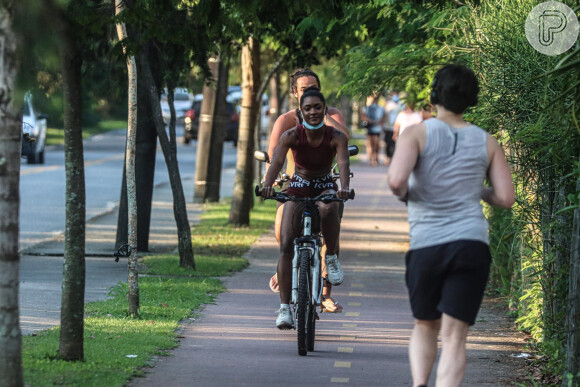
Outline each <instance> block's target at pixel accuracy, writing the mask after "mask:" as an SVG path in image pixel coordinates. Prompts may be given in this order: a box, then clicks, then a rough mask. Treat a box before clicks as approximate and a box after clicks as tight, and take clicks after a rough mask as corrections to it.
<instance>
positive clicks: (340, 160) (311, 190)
mask: <svg viewBox="0 0 580 387" xmlns="http://www.w3.org/2000/svg"><path fill="white" fill-rule="evenodd" d="M326 113H327V111H326V102H325V99H324V96H323V95H322V93H321V92H320V91H319V90H318V88H317V87H311V88H308V89H306V90H305V91H304V93H303V94H302V96H301V98H300V114H301V115H302V117H303V123H302V124H301V125H297V126H296V127H294V128H293V129H290V130H288V131H286V132H285V133H284V134H283V135H282V136H281V137H280V140H279V142H278V146H277V147H276V149H275V151H274V154H273V156H272V164H271V165H270V168H268V172H267V173H266V177H265V181H264V186H263V188H262V196H263V197H272V196H274V188H273V184H274V181H275V179H276V177H277V176H278V173H279V172H280V170H281V169H282V166H283V165H284V161H285V159H286V154H287V153H288V151H292V155H293V156H294V161H295V170H294V174H293V176H292V179H291V180H290V184H289V185H288V188H287V190H286V193H287V194H288V195H291V196H294V197H315V196H317V195H320V194H321V193H336V196H337V197H338V198H339V199H343V200H347V199H348V196H349V183H350V168H349V152H348V139H347V137H346V135H345V134H344V133H343V132H341V131H340V130H338V129H335V128H334V127H332V126H328V125H325V123H324V117H325V115H326ZM335 156H336V158H337V164H338V170H339V175H340V177H339V179H340V189H338V186H337V184H336V182H335V181H334V179H333V174H332V164H333V161H334V158H335ZM298 206H299V204H298V203H296V202H292V201H289V202H286V203H285V205H284V212H283V215H282V223H281V229H280V259H279V261H278V267H277V278H278V282H279V288H280V303H281V304H280V309H279V311H278V318H277V319H276V326H277V327H278V328H279V329H289V328H292V327H293V326H294V322H293V318H292V314H291V312H290V306H289V303H290V297H291V287H292V258H293V256H294V239H295V238H296V237H298V236H299V235H300V232H301V227H300V224H301V223H300V222H301V218H300V216H296V215H297V214H298V215H299V214H301V213H302V212H301V211H300V209H299V208H298ZM318 207H319V212H320V226H321V230H322V233H323V235H324V240H325V241H326V257H325V258H326V268H327V271H328V282H330V283H331V284H333V285H340V284H341V283H342V281H343V279H344V275H343V272H342V268H341V267H340V263H339V262H338V256H337V251H336V246H337V245H338V239H339V234H340V216H339V209H340V208H339V204H338V203H337V202H331V203H323V202H319V203H318Z"/></svg>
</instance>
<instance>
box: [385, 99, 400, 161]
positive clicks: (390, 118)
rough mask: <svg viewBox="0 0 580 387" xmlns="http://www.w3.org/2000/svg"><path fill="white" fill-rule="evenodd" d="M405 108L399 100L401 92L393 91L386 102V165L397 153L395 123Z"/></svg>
mask: <svg viewBox="0 0 580 387" xmlns="http://www.w3.org/2000/svg"><path fill="white" fill-rule="evenodd" d="M402 108H403V106H402V103H401V101H400V100H399V93H398V92H396V91H393V92H392V93H391V97H390V98H389V100H387V103H386V104H385V113H386V114H387V118H386V120H385V125H384V137H383V138H384V141H385V155H386V158H385V165H389V164H390V163H391V159H392V157H393V153H395V140H393V134H394V125H395V120H396V119H397V115H398V114H399V112H400V111H401V109H402Z"/></svg>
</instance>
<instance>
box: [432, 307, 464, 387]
mask: <svg viewBox="0 0 580 387" xmlns="http://www.w3.org/2000/svg"><path fill="white" fill-rule="evenodd" d="M468 331H469V324H468V323H466V322H464V321H461V320H458V319H456V318H453V317H451V316H449V315H448V314H445V313H444V314H443V318H442V324H441V344H442V347H443V349H442V350H441V359H439V366H438V367H437V383H436V385H437V386H445V387H447V386H449V387H455V386H461V382H462V381H463V375H464V374H465V362H466V351H465V345H466V342H467V332H468Z"/></svg>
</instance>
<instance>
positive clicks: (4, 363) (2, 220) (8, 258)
mask: <svg viewBox="0 0 580 387" xmlns="http://www.w3.org/2000/svg"><path fill="white" fill-rule="evenodd" d="M12 11H13V10H12V6H11V4H9V5H8V4H6V2H4V4H3V6H2V7H0V47H2V48H3V49H2V50H0V214H2V216H0V386H9V387H13V386H14V387H19V386H22V385H23V378H22V334H21V332H20V321H19V312H18V283H19V265H20V262H19V258H20V256H19V254H18V216H19V206H20V192H19V187H20V149H21V139H22V124H21V118H20V114H19V112H20V107H21V103H17V104H16V105H14V104H13V103H14V101H13V100H12V95H13V94H14V85H15V82H16V73H17V68H18V65H17V60H16V54H15V53H16V48H17V40H16V36H15V34H14V32H13V30H12V22H13V21H12V17H13V14H12ZM18 102H20V101H18Z"/></svg>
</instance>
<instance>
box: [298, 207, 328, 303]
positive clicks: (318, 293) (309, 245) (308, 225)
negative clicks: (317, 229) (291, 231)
mask: <svg viewBox="0 0 580 387" xmlns="http://www.w3.org/2000/svg"><path fill="white" fill-rule="evenodd" d="M320 247H321V246H320V243H319V240H317V239H316V238H313V237H312V217H311V215H310V212H308V211H306V212H305V213H304V233H303V236H302V237H300V238H296V240H295V241H294V258H293V259H292V295H291V298H292V303H293V304H295V305H296V303H297V302H298V271H299V268H300V262H299V258H300V251H303V250H307V251H309V252H310V254H309V256H311V257H312V261H311V262H309V264H310V278H311V281H312V283H311V286H312V287H311V292H310V295H311V303H312V305H320V301H321V297H322V285H323V284H322V281H321V278H320Z"/></svg>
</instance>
